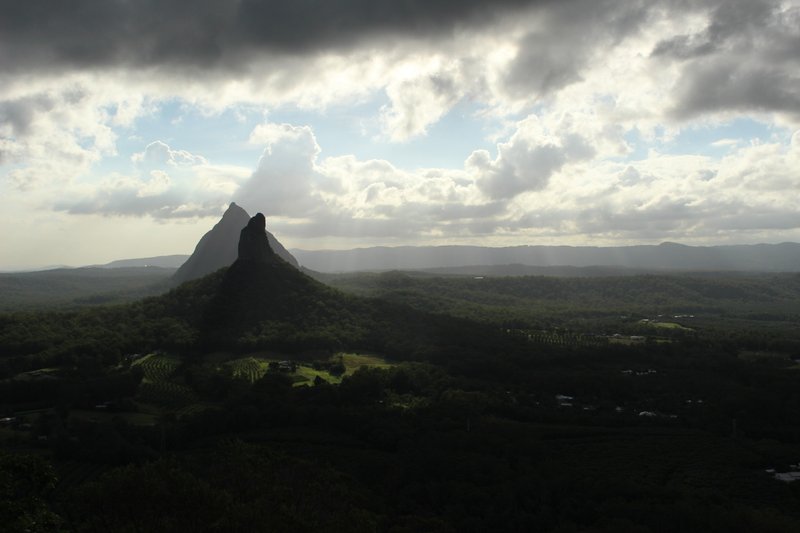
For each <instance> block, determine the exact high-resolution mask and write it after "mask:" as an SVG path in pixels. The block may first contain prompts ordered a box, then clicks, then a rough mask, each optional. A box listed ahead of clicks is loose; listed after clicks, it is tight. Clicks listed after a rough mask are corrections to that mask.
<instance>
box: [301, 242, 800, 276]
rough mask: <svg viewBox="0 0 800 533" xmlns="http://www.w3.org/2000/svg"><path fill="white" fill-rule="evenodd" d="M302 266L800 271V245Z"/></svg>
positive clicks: (414, 253) (519, 253) (345, 256)
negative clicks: (560, 267) (566, 267)
mask: <svg viewBox="0 0 800 533" xmlns="http://www.w3.org/2000/svg"><path fill="white" fill-rule="evenodd" d="M292 253H293V254H294V256H295V257H297V259H298V260H299V261H300V263H301V264H302V265H303V266H304V267H306V268H309V269H312V270H317V271H320V272H357V271H365V270H404V269H406V270H418V269H438V268H454V267H465V266H486V267H488V266H501V265H526V266H536V267H557V266H570V267H617V268H619V267H621V268H628V269H646V270H659V271H664V270H696V271H706V270H715V271H760V272H798V271H800V244H798V243H789V242H787V243H781V244H753V245H728V246H686V245H682V244H676V243H670V242H665V243H662V244H659V245H639V246H614V247H596V246H576V247H573V246H513V247H505V248H488V247H481V246H424V247H417V246H400V247H374V248H357V249H353V250H313V251H312V250H298V249H293V250H292Z"/></svg>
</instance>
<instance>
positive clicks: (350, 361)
mask: <svg viewBox="0 0 800 533" xmlns="http://www.w3.org/2000/svg"><path fill="white" fill-rule="evenodd" d="M339 356H341V357H342V364H344V368H345V370H346V371H345V375H350V374H352V373H353V372H355V371H356V370H358V369H359V368H361V367H362V366H367V367H370V368H391V367H393V366H395V365H394V364H393V363H389V362H387V361H386V359H384V358H383V357H380V356H378V355H370V354H359V353H341V354H336V355H335V356H334V357H339Z"/></svg>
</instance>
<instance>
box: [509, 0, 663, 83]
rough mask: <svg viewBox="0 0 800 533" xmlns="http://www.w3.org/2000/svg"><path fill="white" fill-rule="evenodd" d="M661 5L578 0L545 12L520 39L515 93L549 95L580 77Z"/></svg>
mask: <svg viewBox="0 0 800 533" xmlns="http://www.w3.org/2000/svg"><path fill="white" fill-rule="evenodd" d="M656 5H657V4H656V3H654V2H645V1H641V0H628V1H624V2H620V1H618V0H590V1H586V0H573V1H567V2H558V3H555V4H553V5H552V6H550V7H549V8H548V9H547V10H543V12H542V13H541V20H542V22H541V24H540V25H538V26H537V27H535V28H533V29H531V31H529V32H528V33H527V34H526V35H525V36H524V38H523V39H522V40H521V42H520V48H519V52H518V54H517V57H516V58H515V59H514V61H513V62H512V64H511V65H510V68H509V71H508V73H507V75H506V78H505V82H506V88H507V90H508V91H509V92H510V93H511V94H512V95H514V96H530V95H533V96H537V97H541V96H546V95H547V94H549V93H551V92H553V91H557V90H558V89H561V88H563V87H566V86H567V85H570V84H572V83H574V82H577V81H580V80H581V71H582V70H583V69H584V68H586V67H587V66H589V65H590V64H591V63H592V61H593V59H594V58H595V57H597V56H602V54H603V53H605V52H606V51H607V50H608V49H609V48H611V47H613V46H615V45H616V44H618V43H619V42H620V41H621V40H623V39H624V38H625V37H627V36H629V35H631V34H633V33H635V32H637V31H639V30H640V29H641V27H642V26H643V25H644V24H645V23H646V22H647V21H648V20H649V17H650V16H651V13H652V11H653V8H654V7H655V6H656Z"/></svg>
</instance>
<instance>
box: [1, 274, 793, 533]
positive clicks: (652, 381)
mask: <svg viewBox="0 0 800 533" xmlns="http://www.w3.org/2000/svg"><path fill="white" fill-rule="evenodd" d="M775 280H780V281H779V282H778V281H775ZM329 281H330V283H332V284H334V285H336V286H339V287H341V288H344V289H346V290H347V291H348V292H349V294H345V293H342V292H339V291H338V290H335V289H332V288H330V287H329V286H326V285H323V284H321V283H319V282H316V281H313V280H311V279H309V278H308V277H306V276H304V275H303V274H301V273H299V272H298V271H296V270H291V269H288V267H286V268H284V266H282V265H281V264H280V263H275V264H274V265H271V266H270V267H269V268H268V271H264V270H263V269H260V270H259V269H256V270H255V271H250V270H248V268H247V267H246V266H245V267H242V266H241V265H239V266H236V265H234V267H232V268H231V270H229V271H227V272H226V271H220V272H218V273H216V274H212V275H211V276H209V277H206V278H203V279H201V280H197V281H195V282H191V283H187V284H184V285H182V286H181V287H179V288H177V289H174V290H172V291H171V292H169V293H167V294H166V295H164V296H160V297H154V298H150V299H145V300H142V301H139V302H136V303H133V304H126V305H120V306H116V307H97V308H86V309H82V310H76V311H69V312H50V313H33V312H26V313H14V314H6V315H2V316H0V354H2V357H1V358H0V398H2V406H0V409H2V411H3V412H2V413H0V415H2V417H3V420H2V427H0V439H2V446H3V451H2V452H0V491H2V492H3V498H2V499H1V500H0V502H1V503H0V530H1V529H3V528H5V530H7V531H70V532H71V531H75V532H79V531H80V532H82V531H97V532H100V531H103V532H107V531H131V532H136V531H148V532H150V531H153V532H156V531H391V532H406V531H407V532H412V531H413V532H417V531H459V532H460V531H476V532H478V531H480V532H484V531H558V532H572V531H608V532H624V531H636V532H648V531H653V532H661V531H663V532H674V531H741V532H751V531H775V532H783V531H786V532H790V531H791V532H794V531H800V481H798V482H794V483H792V482H787V481H783V480H782V479H789V478H791V474H789V473H790V472H793V471H796V470H800V467H798V466H797V463H798V462H800V417H799V416H798V413H800V368H798V361H800V331H798V326H797V324H798V318H799V317H800V298H798V295H799V294H800V293H799V292H798V291H800V280H799V279H798V278H797V276H772V277H744V278H742V277H730V278H725V279H720V278H706V279H703V278H696V277H691V276H689V277H669V276H666V277H662V276H643V277H630V278H624V279H623V278H619V279H617V278H611V279H606V278H603V279H572V280H557V279H549V278H534V277H530V278H509V279H507V280H497V279H488V278H487V279H482V280H476V279H472V278H446V279H445V278H427V277H422V278H419V277H413V276H407V275H402V274H397V273H390V274H381V275H368V276H360V277H347V278H336V279H333V280H329ZM354 293H355V294H354Z"/></svg>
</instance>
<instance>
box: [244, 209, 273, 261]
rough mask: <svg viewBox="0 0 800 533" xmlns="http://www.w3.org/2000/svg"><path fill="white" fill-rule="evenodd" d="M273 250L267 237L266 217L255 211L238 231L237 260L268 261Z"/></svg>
mask: <svg viewBox="0 0 800 533" xmlns="http://www.w3.org/2000/svg"><path fill="white" fill-rule="evenodd" d="M272 256H273V252H272V248H271V247H270V245H269V238H267V219H266V218H265V217H264V215H262V214H261V213H257V214H256V215H255V216H254V217H253V218H251V219H250V221H249V222H248V223H247V226H245V227H244V228H242V231H241V232H240V233H239V256H238V260H239V261H248V262H254V263H268V262H270V261H271V260H272Z"/></svg>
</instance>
